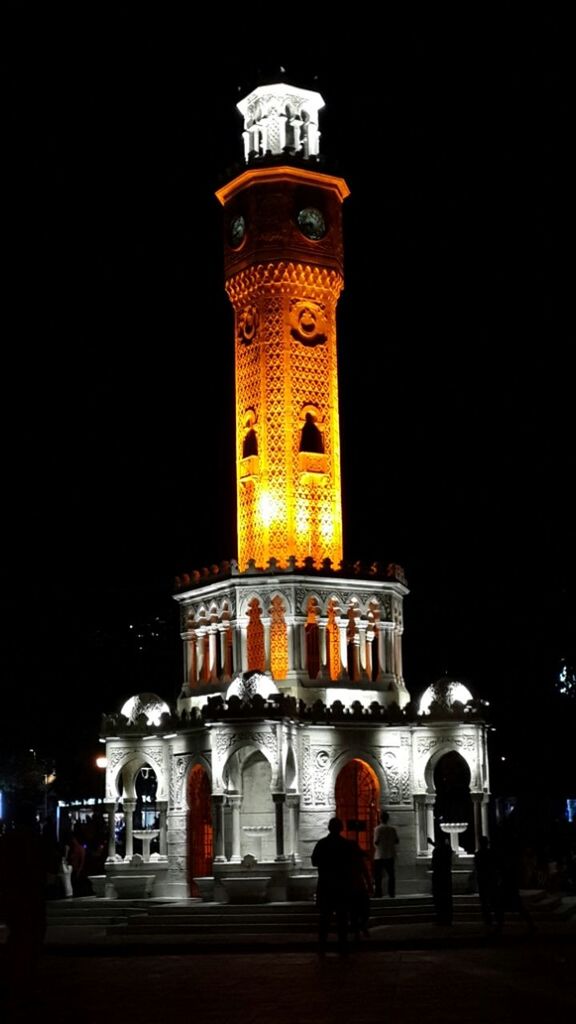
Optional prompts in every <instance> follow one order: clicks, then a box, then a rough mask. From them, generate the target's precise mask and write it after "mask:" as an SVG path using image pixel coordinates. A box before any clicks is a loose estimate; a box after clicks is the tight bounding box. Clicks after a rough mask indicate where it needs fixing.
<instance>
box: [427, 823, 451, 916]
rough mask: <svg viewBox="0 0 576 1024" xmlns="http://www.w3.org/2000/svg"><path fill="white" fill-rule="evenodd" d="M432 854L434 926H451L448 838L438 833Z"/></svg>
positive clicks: (449, 850) (432, 843) (430, 841)
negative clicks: (438, 836)
mask: <svg viewBox="0 0 576 1024" xmlns="http://www.w3.org/2000/svg"><path fill="white" fill-rule="evenodd" d="M428 842H429V843H430V844H431V845H433V846H434V852H433V854H432V896H433V899H434V908H435V911H436V924H452V850H451V849H450V842H449V840H448V836H447V835H446V834H445V833H444V832H441V833H440V838H439V840H438V842H437V843H434V842H433V840H432V839H428Z"/></svg>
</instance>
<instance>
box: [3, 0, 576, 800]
mask: <svg viewBox="0 0 576 1024" xmlns="http://www.w3.org/2000/svg"><path fill="white" fill-rule="evenodd" d="M19 7H20V5H16V6H15V7H13V8H11V7H9V8H8V9H7V11H6V14H5V16H4V17H5V21H6V25H5V29H6V31H5V32H3V36H4V39H5V43H4V48H5V52H4V55H3V63H2V69H3V84H4V89H3V94H4V115H3V127H2V134H3V139H4V147H5V155H4V158H3V164H4V167H3V173H4V176H5V177H4V187H3V195H4V200H5V202H4V211H3V231H2V235H3V249H4V257H5V261H4V262H5V271H4V273H3V285H4V292H5V302H4V309H5V312H6V319H5V324H4V330H3V355H4V373H3V375H2V377H3V388H2V394H3V397H2V403H1V409H2V427H3V430H2V436H3V439H4V445H3V461H4V484H5V487H4V497H3V511H4V516H3V520H4V529H3V533H2V538H3V543H2V562H3V565H4V579H5V583H4V588H3V595H2V602H3V622H4V630H3V641H2V662H1V672H2V686H3V690H4V693H5V695H6V697H7V705H6V719H5V721H6V723H7V724H6V729H5V732H6V742H7V743H8V742H9V741H10V740H11V741H12V743H16V742H18V743H19V742H28V741H29V740H31V745H32V743H33V744H34V745H41V746H43V747H44V748H46V750H47V752H49V753H54V754H55V755H56V756H57V757H58V758H59V759H60V761H61V762H62V764H63V765H65V766H66V770H69V772H71V773H72V774H74V773H76V777H78V778H80V777H81V773H82V765H83V764H84V763H85V761H86V759H88V758H90V757H91V756H92V753H93V750H94V748H95V746H97V743H96V739H97V731H98V721H99V715H100V712H101V710H113V709H115V708H116V707H118V706H119V702H120V701H121V700H122V699H124V698H125V697H126V696H128V695H130V694H131V693H132V692H135V690H137V689H142V688H144V686H146V688H147V687H148V686H150V687H152V688H153V689H155V690H157V691H158V692H159V693H162V694H163V695H164V696H165V697H167V698H168V699H172V698H173V697H174V695H175V693H176V692H177V687H178V680H179V666H178V645H179V641H178V639H177V630H176V625H175V619H174V609H173V608H172V605H173V602H172V601H171V599H170V589H171V582H172V578H173V576H174V575H175V574H176V573H177V572H179V571H186V570H190V569H193V568H196V567H201V566H203V565H206V564H210V563H212V562H214V561H219V560H221V559H223V558H228V557H231V556H233V555H234V554H235V484H234V465H233V450H234V440H233V402H234V397H233V346H232V333H231V323H232V320H231V313H230V310H229V308H228V306H227V300H226V298H225V295H224V292H223V263H222V250H221V224H220V208H219V205H218V203H217V201H216V200H215V198H214V196H213V193H214V190H215V188H217V187H218V186H219V185H220V184H221V183H222V181H224V180H226V177H227V173H228V177H230V176H231V173H232V171H230V168H233V167H234V164H235V163H236V162H237V161H238V160H239V159H240V156H241V141H240V130H241V121H240V118H239V115H237V114H236V112H235V103H236V102H237V100H238V99H239V98H240V97H241V96H242V95H243V94H244V93H245V92H246V91H248V89H249V88H251V87H252V86H253V85H254V84H257V83H258V81H259V80H261V76H266V75H269V74H270V73H272V72H274V70H275V68H276V67H279V66H280V65H281V64H282V65H283V66H285V68H286V75H285V77H287V78H288V79H291V80H293V81H294V82H296V83H297V84H302V85H304V86H309V87H310V86H312V87H315V88H318V89H319V90H320V91H321V92H322V94H323V96H324V98H325V101H326V110H325V112H324V115H323V116H322V121H321V128H322V132H323V150H324V152H325V153H326V155H327V157H328V160H329V168H330V169H331V170H335V171H336V172H337V173H340V174H342V175H343V176H344V177H345V178H346V179H347V181H348V183H349V185H350V188H351V192H352V194H351V197H350V198H349V199H348V200H347V203H346V206H345V214H344V217H345V219H344V230H345V242H346V291H345V293H344V296H343V297H342V300H341V304H340V313H339V316H340V319H339V358H340V392H341V405H340V415H341V433H342V440H343V448H342V463H343V464H342V470H343V484H344V515H345V549H346V556H347V557H348V558H350V559H351V560H356V559H361V560H367V561H370V562H371V561H374V560H376V561H383V562H388V561H397V562H400V563H401V564H403V565H404V566H405V569H406V572H407V575H408V581H409V585H410V588H411V596H410V597H409V598H408V599H407V602H406V632H405V637H404V653H405V667H406V679H407V684H408V687H409V688H410V689H411V690H412V691H413V693H414V694H418V693H419V692H420V691H421V690H422V689H423V688H424V686H425V685H427V683H429V682H430V681H431V680H433V679H434V678H436V677H437V676H438V675H440V674H441V673H442V672H443V671H444V670H447V671H448V672H449V673H450V674H454V675H459V676H462V677H464V678H466V679H468V680H470V682H471V684H472V686H473V688H475V689H476V690H477V691H479V692H480V693H481V694H482V695H484V696H486V697H488V698H489V699H491V701H492V702H493V706H495V711H494V715H495V718H496V719H497V720H498V721H499V724H501V729H500V732H499V733H498V734H496V738H495V743H497V744H498V743H499V744H500V746H499V747H498V749H497V750H496V752H495V757H500V755H501V754H502V751H504V750H505V751H506V756H507V757H508V758H509V762H510V761H512V762H514V763H516V764H517V765H520V767H519V768H518V771H519V772H520V775H521V776H522V778H524V779H525V778H526V777H527V776H529V775H530V773H531V772H532V763H531V760H530V759H529V758H528V754H527V753H526V749H525V748H526V743H525V740H526V738H529V739H531V738H532V735H533V733H534V730H535V729H536V723H537V722H539V721H541V720H542V718H543V716H547V721H549V722H554V728H553V730H552V731H549V732H548V734H547V735H548V736H549V737H550V739H547V740H546V741H545V747H546V749H548V746H549V747H550V749H553V748H554V749H557V748H558V746H560V747H562V743H563V742H564V741H563V740H561V741H560V742H559V741H558V737H559V736H560V737H564V736H565V734H566V736H568V725H567V724H566V723H568V722H571V727H572V726H573V724H574V714H573V712H572V711H571V712H570V715H571V716H572V717H571V718H570V715H568V714H562V715H561V716H559V714H558V712H559V709H560V710H561V709H562V705H561V703H559V700H558V698H557V696H556V695H555V693H554V689H553V688H554V679H555V673H556V671H557V668H558V662H559V658H560V657H561V656H562V655H563V654H566V655H568V656H574V653H573V652H574V639H573V623H574V612H575V610H576V600H575V591H574V570H575V564H574V563H575V557H574V550H575V549H574V532H575V528H574V517H573V514H572V501H571V498H570V494H571V490H572V487H571V484H572V480H573V478H574V443H573V429H572V421H573V415H574V413H573V401H572V398H573V383H572V381H573V376H572V373H571V371H570V370H569V363H570V362H571V360H570V354H569V338H570V336H571V335H572V333H573V331H572V328H573V317H572V316H571V315H569V309H568V294H569V293H568V272H569V271H568V267H569V265H570V263H571V260H570V258H569V256H570V251H571V247H569V245H568V237H567V236H568V233H569V230H570V224H569V214H570V210H571V193H572V188H570V189H569V185H568V179H569V176H570V178H572V174H571V170H569V168H570V165H569V161H568V140H569V139H570V136H571V134H572V133H571V127H570V126H571V121H572V116H571V114H572V112H571V111H569V106H568V102H569V97H570V95H571V91H572V83H571V82H570V81H569V76H568V67H569V66H570V65H569V63H568V56H567V54H566V52H565V49H564V46H565V43H564V40H565V38H566V34H567V26H566V25H565V24H564V23H563V21H562V19H561V18H557V19H555V18H554V17H552V16H548V17H543V16H540V17H539V18H537V19H535V20H534V21H533V22H527V21H526V17H527V16H526V14H525V12H522V18H523V19H524V20H523V21H522V22H520V21H519V20H518V15H517V12H513V11H512V10H511V8H509V7H508V6H507V5H505V4H504V5H501V10H500V12H499V14H498V15H497V16H496V15H494V21H490V20H489V19H488V20H486V21H485V22H483V23H482V22H480V21H474V20H473V18H472V16H470V20H469V21H465V20H460V21H455V20H454V17H453V16H451V17H450V18H449V17H448V15H446V16H445V22H444V23H441V22H440V21H439V20H438V16H437V14H436V16H435V18H434V19H433V18H432V17H431V16H430V15H429V14H428V15H426V16H422V17H421V19H420V20H419V17H418V15H417V14H415V15H414V17H413V19H412V21H411V22H410V23H406V24H404V25H402V26H399V25H397V24H396V25H392V23H391V22H390V23H386V22H385V23H384V25H383V27H382V28H381V29H378V30H376V29H375V27H374V26H372V25H370V24H367V23H366V22H362V21H361V19H360V18H359V17H358V16H354V17H353V18H352V20H351V21H350V22H349V23H348V24H342V25H341V26H339V29H338V32H339V34H338V35H336V30H335V29H334V28H332V27H330V26H327V25H326V24H322V23H321V22H319V23H318V25H306V26H305V25H302V24H300V25H298V30H297V31H296V26H292V27H290V24H289V23H287V24H286V25H284V26H283V31H282V33H281V34H282V37H283V38H284V40H285V42H283V43H280V45H274V43H273V42H271V40H274V39H275V38H277V36H278V31H273V26H272V25H271V24H269V23H268V22H269V17H268V16H266V18H263V15H262V17H260V16H259V14H262V12H264V11H265V10H266V9H265V8H260V7H259V6H258V5H256V7H255V8H254V7H251V8H250V16H251V19H252V21H251V23H250V24H249V25H248V24H247V21H246V19H247V15H244V16H241V14H239V15H237V16H232V20H227V21H226V24H225V26H220V25H219V24H218V23H217V21H216V20H215V21H214V26H213V29H212V30H211V31H208V30H206V29H204V30H202V31H201V30H200V28H199V25H198V24H195V23H194V22H186V21H185V20H183V19H181V20H178V19H176V20H170V19H169V16H168V15H164V14H163V13H161V12H160V11H159V10H158V11H156V13H155V14H154V15H150V20H146V18H147V17H148V16H147V15H142V14H141V12H140V11H138V9H137V8H134V9H133V8H132V7H129V6H122V5H115V7H114V13H113V14H109V15H104V14H100V13H98V11H96V10H95V12H94V13H93V15H89V14H88V13H86V12H84V13H80V14H78V13H75V14H74V17H73V18H71V16H69V15H66V16H65V15H64V14H62V15H61V16H60V18H61V20H60V21H59V22H57V21H56V20H55V16H54V13H53V12H44V13H43V14H38V15H37V20H36V21H35V22H34V21H31V22H29V23H28V24H24V21H23V19H22V16H21V11H20V10H19ZM262 19H263V20H262ZM262 55H264V56H265V60H264V59H262ZM227 169H228V172H227ZM570 313H571V310H570ZM570 340H571V338H570ZM156 616H158V617H159V618H160V620H161V623H160V624H159V625H158V631H159V632H160V633H161V637H160V639H159V640H156V638H153V637H151V636H150V633H151V632H153V631H154V630H153V629H151V628H150V623H152V622H153V621H154V619H155V617H156ZM142 623H147V624H148V627H149V628H148V631H147V632H146V631H145V632H146V636H145V638H144V640H143V641H142V645H143V647H144V651H142V652H140V651H139V650H138V642H135V641H134V636H135V635H136V634H135V632H134V631H132V632H130V630H129V626H130V624H133V625H134V624H136V625H138V624H142ZM136 632H138V631H136ZM571 652H572V653H571ZM562 730H564V732H562ZM532 756H533V755H532V754H530V758H531V757H532ZM565 770H566V766H565V764H564V763H562V765H558V766H557V768H554V769H552V771H562V772H565ZM575 782H576V780H575ZM515 784H516V776H515V775H514V774H512V775H511V776H510V778H507V777H503V779H502V787H503V788H505V787H506V786H508V785H510V786H514V785H515Z"/></svg>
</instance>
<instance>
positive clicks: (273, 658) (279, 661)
mask: <svg viewBox="0 0 576 1024" xmlns="http://www.w3.org/2000/svg"><path fill="white" fill-rule="evenodd" d="M270 669H271V672H272V678H273V679H286V676H287V675H288V631H287V629H286V619H285V618H284V603H283V601H282V598H281V597H273V598H272V603H271V605H270Z"/></svg>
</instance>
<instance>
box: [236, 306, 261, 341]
mask: <svg viewBox="0 0 576 1024" xmlns="http://www.w3.org/2000/svg"><path fill="white" fill-rule="evenodd" d="M258 323H259V315H258V310H257V309H256V306H244V309H241V310H240V312H239V314H238V341H239V342H241V343H242V344H243V345H250V343H251V342H252V341H254V338H255V337H256V334H257V332H258Z"/></svg>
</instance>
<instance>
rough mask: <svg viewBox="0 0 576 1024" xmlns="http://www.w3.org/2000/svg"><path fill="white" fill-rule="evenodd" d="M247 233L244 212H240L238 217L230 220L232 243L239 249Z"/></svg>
mask: <svg viewBox="0 0 576 1024" xmlns="http://www.w3.org/2000/svg"><path fill="white" fill-rule="evenodd" d="M245 234H246V221H245V220H244V217H243V216H242V214H238V216H237V217H233V218H232V220H231V221H230V245H231V246H232V247H233V248H234V249H237V248H238V246H239V245H241V244H242V242H243V241H244V235H245Z"/></svg>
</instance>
